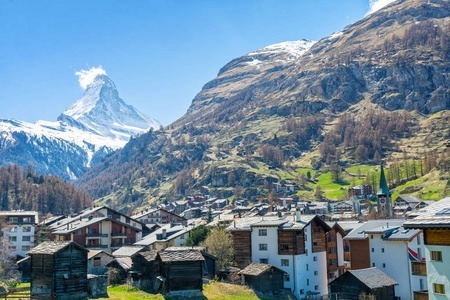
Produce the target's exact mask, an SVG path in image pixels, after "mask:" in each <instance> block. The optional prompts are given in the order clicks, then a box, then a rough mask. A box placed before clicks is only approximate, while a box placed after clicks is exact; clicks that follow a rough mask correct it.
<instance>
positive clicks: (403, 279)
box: [345, 220, 427, 299]
mask: <svg viewBox="0 0 450 300" xmlns="http://www.w3.org/2000/svg"><path fill="white" fill-rule="evenodd" d="M403 222H404V220H373V221H368V222H366V223H364V224H363V225H361V226H360V227H358V228H356V229H354V230H353V231H352V232H350V233H349V234H348V235H347V237H345V239H346V240H349V241H350V253H351V256H352V257H353V258H354V260H353V261H355V260H356V259H358V257H359V258H361V257H368V258H369V260H368V261H367V262H366V263H367V265H358V264H354V263H352V265H351V269H352V270H357V269H363V268H366V267H377V268H378V269H380V270H381V271H382V272H384V273H385V274H386V275H388V276H389V277H391V278H392V279H394V280H395V281H396V282H397V283H398V285H397V286H395V296H396V297H399V299H414V296H413V295H414V291H416V290H419V289H423V288H424V287H426V286H427V277H426V274H425V273H423V272H422V273H421V272H418V270H420V265H424V253H425V248H424V241H423V232H422V230H418V229H415V230H412V229H411V230H408V229H405V228H403V227H402V224H403ZM355 242H358V243H367V244H366V245H367V246H366V247H361V246H359V247H355V246H356V245H358V244H355ZM367 252H368V253H367Z"/></svg>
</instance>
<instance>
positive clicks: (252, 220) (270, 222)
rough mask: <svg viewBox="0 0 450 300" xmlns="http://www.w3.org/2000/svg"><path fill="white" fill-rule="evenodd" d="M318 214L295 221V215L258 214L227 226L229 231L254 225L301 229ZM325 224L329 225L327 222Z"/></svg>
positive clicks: (243, 229) (240, 229) (303, 216)
mask: <svg viewBox="0 0 450 300" xmlns="http://www.w3.org/2000/svg"><path fill="white" fill-rule="evenodd" d="M315 217H316V215H302V216H301V220H300V222H296V221H295V216H285V217H282V218H280V217H278V216H269V217H268V216H258V217H244V218H240V219H237V220H235V221H234V222H233V223H232V224H231V225H230V226H228V227H227V230H229V231H250V230H251V228H252V227H265V226H267V227H275V226H276V227H278V226H282V227H283V230H300V229H303V228H304V227H305V226H307V225H308V224H309V223H310V222H311V221H312V220H313V219H314V218H315ZM325 226H328V225H327V224H326V223H325Z"/></svg>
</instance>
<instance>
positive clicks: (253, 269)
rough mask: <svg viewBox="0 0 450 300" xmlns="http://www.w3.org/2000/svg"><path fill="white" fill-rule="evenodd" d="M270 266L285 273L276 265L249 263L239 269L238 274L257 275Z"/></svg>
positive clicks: (267, 269)
mask: <svg viewBox="0 0 450 300" xmlns="http://www.w3.org/2000/svg"><path fill="white" fill-rule="evenodd" d="M272 268H273V269H276V270H278V271H280V272H283V273H286V272H285V271H283V270H281V269H278V268H277V267H274V266H272V265H268V264H259V263H251V264H249V265H248V266H247V267H245V268H244V269H243V270H241V271H239V272H238V274H239V275H250V276H259V275H261V274H262V273H264V272H266V271H269V270H270V269H272Z"/></svg>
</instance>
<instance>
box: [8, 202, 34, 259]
mask: <svg viewBox="0 0 450 300" xmlns="http://www.w3.org/2000/svg"><path fill="white" fill-rule="evenodd" d="M0 217H1V218H3V219H4V220H3V222H5V223H6V226H5V227H4V228H3V229H2V231H3V237H4V241H3V242H2V243H1V247H7V251H8V254H10V255H17V256H18V257H19V258H24V257H26V253H27V252H28V251H30V250H31V249H32V248H33V247H34V246H35V230H36V225H37V224H38V221H39V214H38V212H35V211H1V212H0Z"/></svg>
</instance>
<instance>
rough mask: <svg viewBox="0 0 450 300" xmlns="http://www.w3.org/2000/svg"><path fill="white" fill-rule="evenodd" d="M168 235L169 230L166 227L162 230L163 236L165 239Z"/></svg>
mask: <svg viewBox="0 0 450 300" xmlns="http://www.w3.org/2000/svg"><path fill="white" fill-rule="evenodd" d="M166 237H167V232H166V230H165V229H163V230H162V238H163V239H165V238H166Z"/></svg>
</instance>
